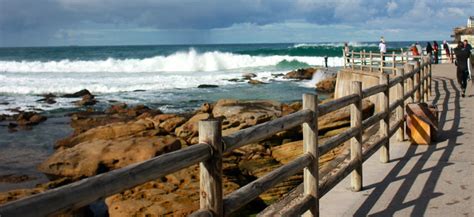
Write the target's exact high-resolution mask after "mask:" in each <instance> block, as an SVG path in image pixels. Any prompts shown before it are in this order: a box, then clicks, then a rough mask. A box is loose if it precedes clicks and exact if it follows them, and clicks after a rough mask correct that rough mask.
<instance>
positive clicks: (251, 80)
mask: <svg viewBox="0 0 474 217" xmlns="http://www.w3.org/2000/svg"><path fill="white" fill-rule="evenodd" d="M247 83H249V84H266V83H265V82H263V81H259V80H253V79H250V80H249V81H248V82H247Z"/></svg>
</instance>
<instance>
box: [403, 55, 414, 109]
mask: <svg viewBox="0 0 474 217" xmlns="http://www.w3.org/2000/svg"><path fill="white" fill-rule="evenodd" d="M413 70H415V66H414V65H412V64H409V63H406V64H405V72H407V73H411V72H413ZM414 82H415V79H414V76H413V75H412V76H409V77H408V80H407V88H406V93H410V92H411V91H413V86H414V84H413V83H414ZM413 102H415V97H414V96H413V94H410V98H408V103H413Z"/></svg>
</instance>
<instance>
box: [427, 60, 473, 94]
mask: <svg viewBox="0 0 474 217" xmlns="http://www.w3.org/2000/svg"><path fill="white" fill-rule="evenodd" d="M471 60H472V58H471ZM431 66H432V65H431V62H430V64H429V67H430V68H429V71H428V93H429V96H431V94H432V93H431V84H432V77H431Z"/></svg>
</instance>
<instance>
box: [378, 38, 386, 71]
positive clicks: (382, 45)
mask: <svg viewBox="0 0 474 217" xmlns="http://www.w3.org/2000/svg"><path fill="white" fill-rule="evenodd" d="M379 51H380V57H381V59H382V66H384V62H385V53H387V45H385V40H384V39H383V37H381V38H380V43H379Z"/></svg>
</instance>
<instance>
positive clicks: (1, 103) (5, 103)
mask: <svg viewBox="0 0 474 217" xmlns="http://www.w3.org/2000/svg"><path fill="white" fill-rule="evenodd" d="M9 104H10V103H8V102H0V105H9Z"/></svg>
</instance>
